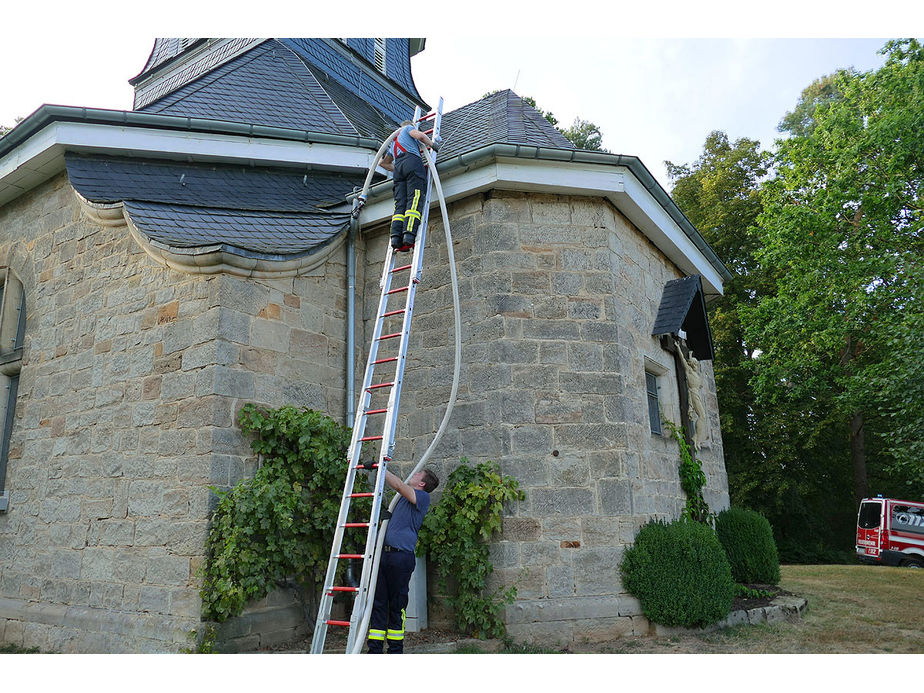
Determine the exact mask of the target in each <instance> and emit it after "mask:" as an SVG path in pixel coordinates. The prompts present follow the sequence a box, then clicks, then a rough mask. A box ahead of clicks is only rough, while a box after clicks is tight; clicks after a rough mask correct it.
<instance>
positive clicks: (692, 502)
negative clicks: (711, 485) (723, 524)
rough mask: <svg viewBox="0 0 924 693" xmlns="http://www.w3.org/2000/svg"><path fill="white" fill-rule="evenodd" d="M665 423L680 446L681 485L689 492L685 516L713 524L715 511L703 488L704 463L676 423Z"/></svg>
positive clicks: (704, 477) (685, 491)
mask: <svg viewBox="0 0 924 693" xmlns="http://www.w3.org/2000/svg"><path fill="white" fill-rule="evenodd" d="M664 424H665V425H666V426H667V427H668V429H670V432H671V435H672V436H673V437H674V440H676V441H677V444H678V445H679V446H680V487H681V488H682V489H683V491H684V493H686V494H687V502H686V505H685V506H684V509H683V517H684V518H686V519H688V520H694V521H696V522H703V523H705V524H711V523H712V519H713V513H710V512H709V505H708V504H707V503H706V499H705V498H703V488H704V487H705V486H706V474H705V473H704V472H703V464H702V462H700V461H699V460H698V459H696V455H695V454H694V452H693V449H692V448H691V447H690V445H689V443H687V440H686V437H685V436H684V435H683V433H681V431H680V429H679V428H678V427H677V425H676V424H674V423H672V422H671V421H667V420H665V421H664Z"/></svg>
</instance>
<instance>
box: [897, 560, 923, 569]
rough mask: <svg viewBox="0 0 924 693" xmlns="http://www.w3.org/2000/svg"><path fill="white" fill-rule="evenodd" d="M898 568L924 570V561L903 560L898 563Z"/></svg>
mask: <svg viewBox="0 0 924 693" xmlns="http://www.w3.org/2000/svg"><path fill="white" fill-rule="evenodd" d="M899 565H900V566H902V567H904V568H924V559H921V558H917V557H915V558H904V559H902V562H901V563H899Z"/></svg>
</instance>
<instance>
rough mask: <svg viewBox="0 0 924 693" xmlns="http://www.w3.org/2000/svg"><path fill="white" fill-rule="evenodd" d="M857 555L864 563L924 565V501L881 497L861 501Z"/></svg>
mask: <svg viewBox="0 0 924 693" xmlns="http://www.w3.org/2000/svg"><path fill="white" fill-rule="evenodd" d="M857 557H858V558H859V559H860V560H861V561H862V562H864V563H879V564H881V565H903V566H909V567H911V568H924V503H916V502H914V501H903V500H896V499H894V498H882V497H881V496H880V497H878V498H864V499H863V500H862V501H860V512H859V513H858V514H857Z"/></svg>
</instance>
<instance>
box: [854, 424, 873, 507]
mask: <svg viewBox="0 0 924 693" xmlns="http://www.w3.org/2000/svg"><path fill="white" fill-rule="evenodd" d="M850 459H851V461H852V462H853V492H854V495H855V496H856V501H857V503H859V502H860V501H861V500H862V499H863V498H868V497H869V482H868V481H867V480H866V442H865V439H864V434H863V412H862V411H856V412H854V414H853V416H851V417H850Z"/></svg>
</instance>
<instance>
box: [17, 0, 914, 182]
mask: <svg viewBox="0 0 924 693" xmlns="http://www.w3.org/2000/svg"><path fill="white" fill-rule="evenodd" d="M903 3H904V0H896V1H895V2H892V3H890V4H889V7H890V8H891V9H890V13H891V14H882V13H879V14H870V12H869V10H868V7H869V4H868V3H862V4H861V3H856V5H853V3H852V0H845V1H844V2H840V3H838V5H837V6H838V10H839V11H838V13H837V15H836V16H834V15H830V14H829V13H827V12H825V11H823V10H821V9H819V10H818V11H812V10H811V9H810V8H811V7H812V3H809V2H801V3H800V2H795V0H778V1H777V2H775V3H774V4H773V7H774V11H773V13H770V12H769V11H765V10H762V9H758V10H757V11H756V14H751V15H749V17H742V16H740V8H741V7H742V6H743V5H744V4H745V3H732V2H728V3H727V4H725V3H722V2H716V3H702V2H701V3H685V4H680V3H678V4H677V5H672V4H671V3H670V2H668V3H658V4H657V6H654V4H653V3H652V7H651V8H650V9H648V10H641V11H640V10H637V9H636V10H626V9H621V8H620V7H619V5H620V3H618V2H617V1H616V0H612V1H611V2H607V3H602V2H601V3H598V4H595V3H594V2H583V3H581V4H579V5H574V8H573V9H572V8H571V7H570V6H563V5H561V4H558V5H556V6H555V7H558V8H559V9H558V10H557V12H558V13H561V14H555V13H553V12H552V11H551V10H550V9H549V8H551V7H553V6H552V5H545V6H542V5H541V4H540V3H528V4H519V5H518V4H514V3H507V4H504V5H500V4H499V3H495V4H491V3H488V2H486V0H474V2H469V3H465V4H464V7H466V8H468V9H469V12H468V13H467V14H465V15H464V16H463V14H462V13H461V12H460V11H459V10H458V9H456V10H455V11H456V15H448V14H444V15H442V16H441V15H440V14H439V12H438V13H437V15H436V16H434V17H431V16H430V15H429V13H425V12H424V11H423V10H415V11H414V12H415V13H416V14H417V16H416V17H415V18H414V20H413V21H404V20H403V19H402V18H401V17H397V18H396V16H395V15H394V14H391V15H389V14H388V12H389V11H390V9H391V10H393V9H394V8H399V7H412V6H411V5H398V4H394V3H391V4H385V3H378V4H371V3H370V5H369V7H371V9H368V10H367V11H363V10H362V7H363V6H364V5H363V3H359V4H356V3H355V2H354V3H350V4H349V7H350V8H355V9H356V11H355V13H354V16H353V18H352V19H350V20H349V21H345V20H344V18H343V17H339V16H334V15H328V16H326V17H316V16H315V15H314V14H313V13H310V12H308V11H307V10H306V8H307V7H308V5H309V3H299V4H297V5H293V4H290V3H275V2H263V3H260V4H259V5H257V4H253V3H248V4H247V5H241V6H239V8H238V9H235V7H236V6H235V5H234V4H233V3H230V4H229V3H222V4H221V5H216V7H221V8H223V11H222V12H221V13H215V12H212V11H210V10H206V9H202V7H200V4H197V5H196V7H195V9H191V8H192V5H191V4H190V3H186V4H183V3H180V2H179V1H178V0H169V2H161V3H159V4H158V7H159V8H160V10H161V11H160V12H159V13H157V14H156V15H154V14H151V13H148V16H142V15H140V14H138V12H139V11H138V10H130V9H126V8H127V7H128V6H129V3H124V2H122V3H115V2H108V0H107V1H106V2H96V3H95V5H96V6H98V7H97V9H96V11H93V9H92V8H88V7H87V4H86V3H73V6H71V5H68V6H65V8H64V9H59V10H57V11H56V13H54V17H53V19H54V21H53V22H52V23H50V24H49V23H47V22H45V21H44V20H45V19H46V18H45V17H43V18H42V21H39V19H38V18H37V17H36V16H35V15H34V14H33V13H32V8H40V9H41V11H42V12H44V8H45V5H34V4H33V5H28V6H27V5H26V3H16V5H14V7H13V8H12V9H11V10H4V15H5V16H6V19H7V20H9V21H4V24H6V26H7V27H13V26H15V27H17V29H18V30H17V31H12V32H10V31H4V35H3V37H2V39H0V124H4V125H8V126H9V125H12V124H13V122H14V121H15V119H16V118H17V117H19V116H27V115H28V114H30V113H31V112H33V111H34V110H35V109H36V108H38V107H39V106H41V105H42V104H43V103H51V104H63V105H69V106H86V107H96V108H112V109H123V110H130V109H131V106H132V89H131V87H130V86H129V85H128V83H127V81H128V79H130V78H131V77H133V76H135V75H136V74H138V72H140V70H141V68H142V67H143V66H144V63H145V61H146V60H147V57H148V55H149V53H150V51H151V47H152V46H153V41H154V37H155V36H200V35H226V36H227V35H231V36H241V35H258V36H265V35H288V34H300V35H309V36H310V35H315V36H322V35H328V36H332V35H335V36H364V35H365V36H368V35H374V34H377V35H382V34H385V35H389V36H395V35H417V36H428V38H427V43H426V49H425V50H424V52H423V53H421V54H420V55H418V56H416V57H414V58H413V59H412V63H411V64H412V70H413V73H414V78H415V82H416V85H417V88H418V90H419V91H420V93H421V95H422V96H423V97H424V99H425V100H426V101H428V102H429V103H430V104H431V105H434V106H435V104H436V102H437V100H438V99H439V97H440V96H442V97H443V98H444V100H445V110H446V111H449V110H452V109H454V108H458V107H459V106H462V105H464V104H466V103H470V102H471V101H474V100H477V99H479V98H481V96H482V95H483V94H484V93H486V92H488V91H492V90H496V89H508V88H510V89H513V90H514V91H516V92H517V93H518V94H520V95H521V96H531V97H533V98H534V99H535V100H536V102H537V103H538V105H539V106H540V107H541V108H543V109H544V110H546V111H551V112H552V113H554V114H555V116H556V117H557V118H558V120H559V125H560V126H561V127H567V126H568V125H570V124H571V122H572V121H573V120H574V118H575V117H581V118H583V119H585V120H590V121H592V122H594V123H596V124H597V125H598V126H599V127H600V128H601V130H602V132H603V146H604V147H606V148H607V149H609V150H610V151H612V152H614V153H618V154H631V155H635V156H638V157H639V158H641V160H642V162H643V163H644V164H645V165H646V166H647V167H648V168H649V170H651V172H652V173H653V174H654V175H655V176H656V177H657V178H658V179H659V180H660V181H661V183H662V185H664V186H665V187H666V188H668V189H669V181H668V180H667V178H666V175H665V172H664V167H663V161H664V160H665V159H667V160H670V161H673V162H674V163H690V162H692V161H693V160H695V159H696V158H697V156H699V154H700V153H701V151H702V145H703V142H704V140H705V138H706V135H707V134H708V133H709V132H710V131H711V130H714V129H720V130H724V131H726V132H727V133H728V134H729V136H730V137H731V138H732V139H737V138H739V137H750V138H755V139H758V140H760V142H761V144H762V146H763V147H764V148H765V149H767V148H770V147H771V146H772V143H773V139H774V138H775V137H777V136H778V135H779V133H777V131H776V126H777V124H778V123H779V121H780V119H781V118H782V117H783V115H785V113H786V111H788V110H791V109H792V108H793V106H794V105H795V103H796V100H797V99H798V97H799V94H800V92H801V91H802V89H803V88H804V87H805V86H807V85H808V84H809V83H810V82H811V81H812V80H813V79H815V78H817V77H820V76H821V75H824V74H828V73H830V72H832V71H834V70H836V69H838V68H846V67H854V68H856V69H859V70H868V69H872V68H875V67H878V66H879V65H881V64H882V61H883V59H882V57H881V56H879V55H877V50H878V49H879V48H881V47H882V45H883V43H884V42H885V39H886V38H888V37H890V36H893V35H895V34H896V33H899V32H903V33H906V34H909V33H914V32H913V31H912V30H913V29H918V30H919V31H918V34H919V35H920V33H922V31H921V30H922V29H924V24H922V20H921V16H922V10H921V9H919V4H920V3H915V2H910V0H909V2H908V4H907V6H905V5H904V4H903ZM752 5H753V6H754V7H757V8H760V7H761V5H760V4H759V3H752ZM462 6H463V5H460V4H459V3H454V4H453V7H455V8H460V7H462ZM768 6H769V5H768ZM541 7H544V8H545V9H540V8H541ZM68 8H70V9H68ZM178 8H181V9H178ZM256 8H263V9H264V12H263V13H262V14H261V15H260V16H259V17H257V16H255V17H253V20H252V21H251V19H250V17H249V16H247V15H248V13H249V14H253V13H254V11H255V9H256ZM523 8H528V11H525V10H524V9H523ZM273 9H276V10H277V11H275V12H273V11H272V10H273ZM171 10H175V11H171ZM133 12H134V13H135V14H134V15H133V14H132V13H133ZM210 12H211V14H210ZM286 12H288V13H289V14H290V15H291V17H292V21H286V19H285V17H284V15H285V13H286ZM633 12H634V14H633ZM792 13H799V14H800V16H802V17H803V19H804V20H805V21H804V22H803V23H802V24H798V25H797V24H795V23H794V22H793V21H792V19H791V18H790V15H792ZM177 17H180V18H181V20H182V21H177V19H176V18H177ZM309 18H310V20H309ZM379 18H381V21H379ZM170 21H173V22H174V23H173V24H171V23H170ZM915 22H917V26H915ZM297 28H302V29H303V30H302V31H294V30H295V29H297ZM377 29H381V31H377ZM283 30H285V31H283ZM704 36H710V37H716V38H699V37H704ZM740 36H750V37H753V38H741V37H740ZM778 36H788V37H789V38H786V39H778V38H770V37H778ZM475 37H478V38H475ZM815 37H820V38H815ZM444 134H450V133H444Z"/></svg>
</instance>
